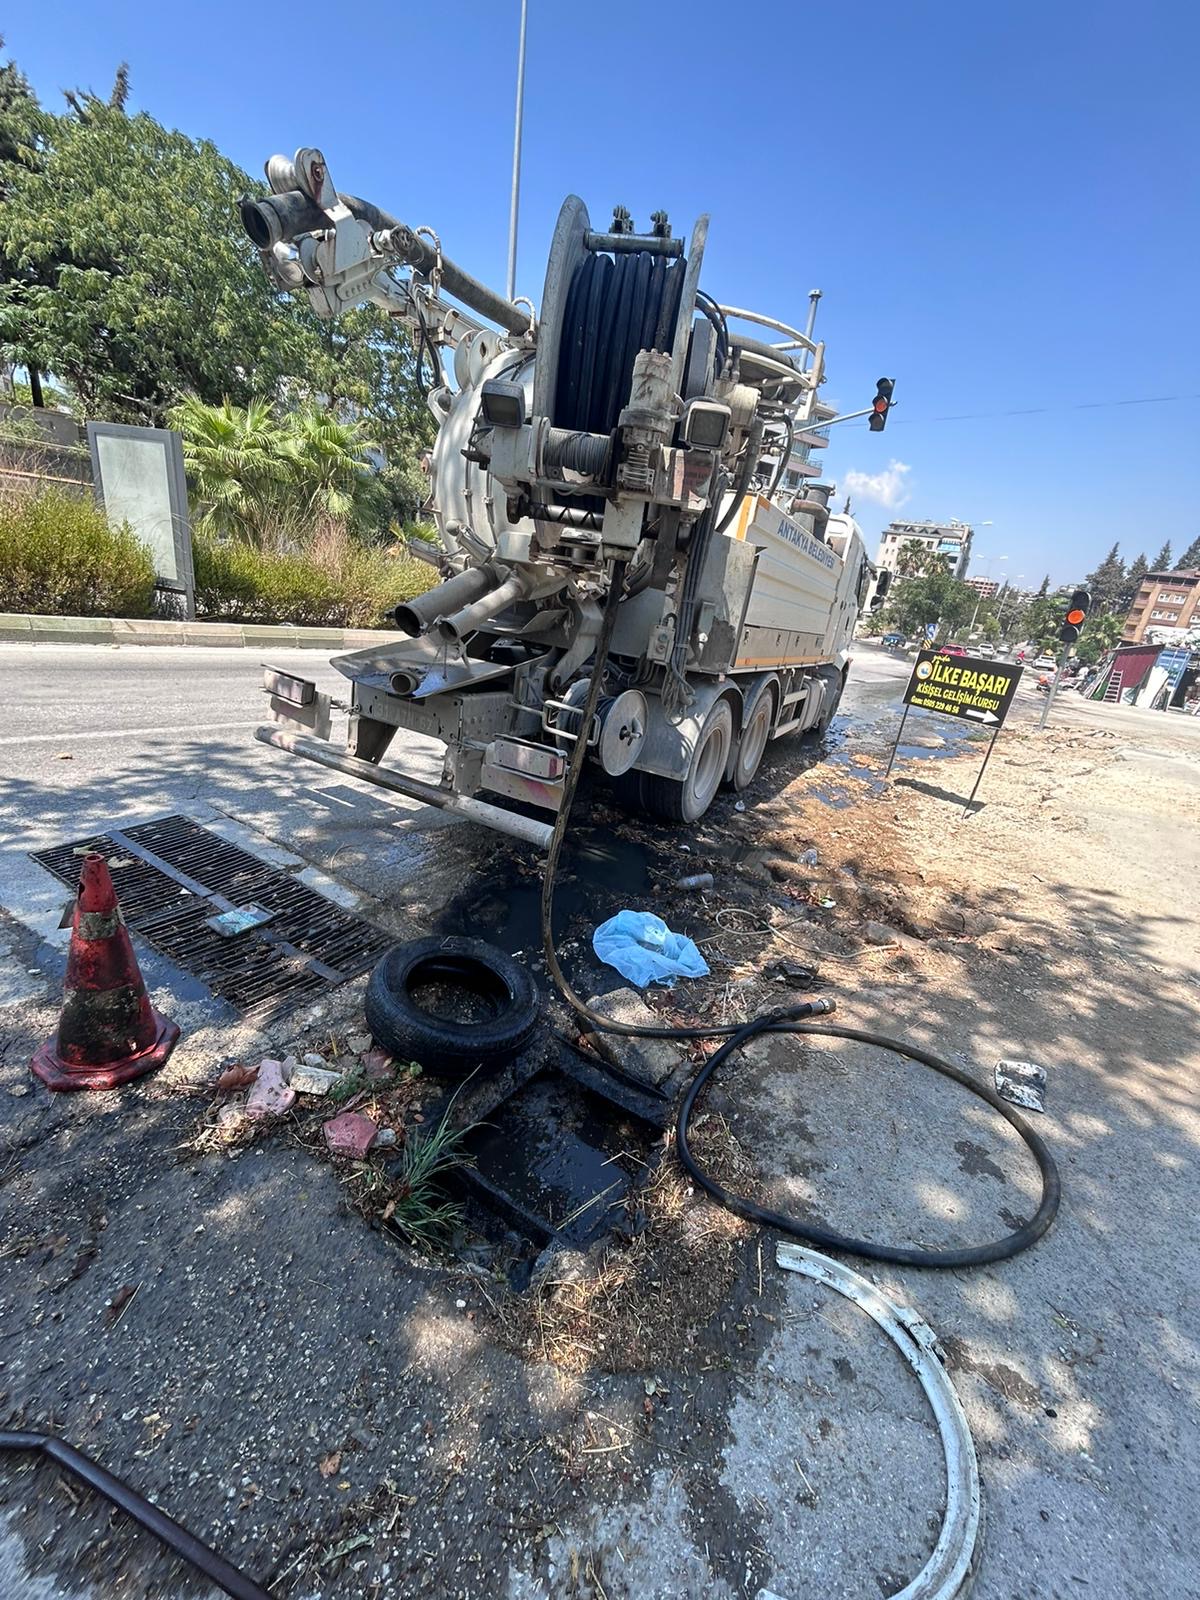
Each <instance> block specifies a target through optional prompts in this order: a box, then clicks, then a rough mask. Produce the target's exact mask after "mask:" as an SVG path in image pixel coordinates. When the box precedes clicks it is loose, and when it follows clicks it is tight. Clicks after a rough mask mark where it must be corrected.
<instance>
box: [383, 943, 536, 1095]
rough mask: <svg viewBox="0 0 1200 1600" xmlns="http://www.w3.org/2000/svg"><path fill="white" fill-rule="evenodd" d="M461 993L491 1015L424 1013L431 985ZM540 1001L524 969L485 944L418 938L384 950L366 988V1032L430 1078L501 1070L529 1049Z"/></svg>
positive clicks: (508, 956) (426, 1011)
mask: <svg viewBox="0 0 1200 1600" xmlns="http://www.w3.org/2000/svg"><path fill="white" fill-rule="evenodd" d="M432 985H437V986H439V987H443V986H444V987H445V988H446V989H448V990H451V991H452V990H454V989H460V990H462V991H463V992H464V998H465V999H468V1000H470V1001H472V1002H473V1003H474V1004H475V1005H476V1006H480V1005H481V1006H482V1008H483V1009H484V1010H486V1011H488V1012H490V1015H486V1016H484V1017H482V1018H478V1019H472V1020H469V1021H464V1020H458V1019H456V1018H453V1017H445V1016H439V1015H438V1014H437V1013H435V1012H433V1011H429V1010H426V1009H425V1007H424V1006H422V1005H421V1004H420V1003H419V1000H418V998H417V996H418V995H419V994H420V992H421V991H422V990H423V989H425V988H427V987H428V986H432ZM540 1004H541V1002H540V998H539V995H538V991H537V986H536V985H535V984H534V981H533V979H532V978H531V977H530V976H529V973H528V972H527V971H526V970H525V968H524V967H523V966H521V964H520V963H519V962H517V961H514V960H513V958H512V957H511V956H510V955H506V954H505V952H504V951H503V950H498V949H497V948H496V946H495V945H491V944H487V943H485V942H484V940H482V939H450V938H442V939H418V940H416V941H415V942H414V943H412V944H400V945H397V946H396V947H395V948H394V949H392V950H389V951H388V953H387V955H385V956H384V958H383V960H382V961H381V962H380V963H379V965H378V966H377V967H376V968H375V970H374V972H373V973H372V974H371V977H370V981H369V982H368V984H367V998H366V1016H367V1026H368V1027H369V1028H370V1030H371V1034H372V1036H373V1038H374V1039H375V1042H376V1044H379V1045H382V1046H383V1048H384V1049H385V1050H389V1051H390V1052H391V1053H392V1055H394V1056H397V1057H400V1058H401V1059H403V1060H406V1061H417V1062H419V1063H420V1064H421V1066H422V1067H424V1068H426V1069H427V1070H428V1071H430V1072H437V1073H440V1074H442V1075H443V1076H459V1077H461V1076H465V1075H466V1074H467V1073H469V1072H473V1071H474V1070H475V1069H476V1068H477V1067H480V1066H482V1067H484V1068H490V1067H498V1066H501V1065H503V1063H504V1062H506V1061H510V1060H511V1059H512V1058H513V1056H515V1055H516V1054H518V1052H519V1051H520V1050H521V1048H522V1047H523V1046H524V1045H525V1044H526V1043H527V1041H528V1039H529V1036H530V1035H531V1034H532V1032H533V1030H534V1027H535V1026H536V1024H537V1019H538V1011H539V1008H540Z"/></svg>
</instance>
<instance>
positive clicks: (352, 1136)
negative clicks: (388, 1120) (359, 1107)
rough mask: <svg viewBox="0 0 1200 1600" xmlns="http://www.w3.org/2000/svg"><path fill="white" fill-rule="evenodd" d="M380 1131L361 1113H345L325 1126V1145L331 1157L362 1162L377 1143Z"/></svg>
mask: <svg viewBox="0 0 1200 1600" xmlns="http://www.w3.org/2000/svg"><path fill="white" fill-rule="evenodd" d="M378 1132H379V1129H378V1128H377V1127H376V1126H375V1124H374V1123H373V1122H372V1121H371V1119H370V1117H364V1116H363V1114H362V1112H361V1111H343V1112H342V1114H341V1116H338V1117H333V1118H331V1119H330V1121H328V1122H327V1123H326V1124H325V1143H326V1144H327V1145H328V1146H329V1153H330V1155H334V1156H347V1157H349V1159H350V1160H351V1161H361V1160H362V1158H363V1157H364V1156H365V1155H366V1153H367V1151H368V1150H369V1149H370V1148H371V1146H372V1145H373V1144H374V1143H375V1135H376V1134H377V1133H378Z"/></svg>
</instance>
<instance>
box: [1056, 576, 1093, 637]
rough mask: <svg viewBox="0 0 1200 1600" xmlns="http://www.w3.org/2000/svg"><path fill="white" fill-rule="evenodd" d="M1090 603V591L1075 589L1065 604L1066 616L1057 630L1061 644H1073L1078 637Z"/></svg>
mask: <svg viewBox="0 0 1200 1600" xmlns="http://www.w3.org/2000/svg"><path fill="white" fill-rule="evenodd" d="M1091 603H1092V594H1091V590H1090V589H1076V590H1075V591H1074V593H1073V594H1072V595H1071V598H1070V600H1069V601H1068V603H1067V610H1066V615H1065V616H1064V617H1063V620H1062V627H1061V628H1060V629H1059V630H1058V637H1059V640H1060V642H1061V643H1063V644H1074V643H1075V641H1076V639H1078V637H1079V630H1080V628H1081V627H1082V626H1083V623H1084V618H1085V617H1086V616H1087V614H1088V608H1089V607H1090V606H1091Z"/></svg>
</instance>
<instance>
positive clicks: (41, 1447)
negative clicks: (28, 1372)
mask: <svg viewBox="0 0 1200 1600" xmlns="http://www.w3.org/2000/svg"><path fill="white" fill-rule="evenodd" d="M9 1450H13V1451H26V1452H29V1453H30V1454H34V1455H39V1456H41V1457H42V1459H43V1460H45V1461H50V1462H53V1463H54V1465H55V1466H56V1467H59V1468H60V1469H61V1470H62V1471H63V1472H68V1473H70V1475H71V1476H72V1477H73V1478H76V1479H78V1481H79V1482H80V1483H83V1484H86V1485H87V1487H88V1488H89V1489H94V1490H95V1492H96V1493H97V1494H99V1495H103V1497H104V1498H105V1499H106V1500H107V1501H109V1502H110V1503H111V1504H112V1505H114V1506H116V1507H117V1508H118V1509H119V1510H121V1511H123V1512H124V1513H125V1515H126V1516H128V1517H132V1518H133V1520H134V1521H135V1522H136V1523H138V1524H139V1525H140V1526H141V1527H143V1528H145V1529H146V1531H147V1533H152V1534H153V1535H154V1537H155V1538H156V1539H159V1540H161V1541H162V1543H163V1544H165V1545H166V1547H167V1549H168V1550H170V1551H172V1552H173V1553H174V1554H175V1555H177V1556H178V1557H179V1558H180V1559H181V1560H182V1561H186V1562H187V1564H188V1566H189V1567H191V1568H192V1569H193V1571H195V1572H200V1573H203V1575H204V1576H205V1577H206V1578H207V1579H208V1580H209V1581H210V1582H211V1583H215V1584H216V1586H217V1588H218V1589H223V1590H224V1591H225V1593H226V1594H227V1595H231V1596H232V1597H233V1600H271V1596H270V1595H269V1594H268V1593H267V1591H266V1590H265V1589H264V1588H263V1587H262V1586H261V1585H260V1584H257V1583H255V1581H254V1579H253V1578H248V1577H247V1576H246V1574H245V1573H244V1572H239V1570H238V1569H237V1567H235V1566H233V1565H232V1564H231V1563H230V1562H228V1561H226V1559H225V1557H224V1556H221V1555H218V1554H217V1552H216V1551H215V1550H213V1549H211V1548H210V1547H209V1546H208V1545H206V1544H205V1543H204V1542H203V1540H201V1539H197V1538H196V1536H195V1534H194V1533H189V1532H188V1530H187V1529H186V1528H185V1527H183V1526H182V1525H181V1524H180V1523H178V1522H176V1521H175V1519H174V1517H169V1516H168V1515H167V1514H166V1512H165V1511H160V1510H159V1508H158V1507H157V1506H156V1505H152V1504H151V1503H150V1501H149V1500H147V1499H146V1497H145V1496H144V1495H140V1494H139V1493H138V1492H137V1490H136V1489H131V1488H130V1487H129V1485H128V1484H127V1483H125V1482H123V1481H122V1480H121V1479H120V1478H116V1477H114V1476H113V1474H112V1473H111V1472H108V1471H106V1470H105V1468H104V1467H102V1466H101V1465H100V1464H99V1462H97V1461H93V1460H92V1458H91V1456H85V1455H84V1453H83V1451H82V1450H76V1448H75V1446H74V1445H72V1444H68V1443H67V1441H66V1440H65V1439H60V1438H58V1437H57V1436H56V1435H55V1434H51V1433H31V1432H26V1431H24V1430H8V1429H6V1430H4V1431H2V1432H0V1451H9Z"/></svg>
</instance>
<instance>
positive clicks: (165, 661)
mask: <svg viewBox="0 0 1200 1600" xmlns="http://www.w3.org/2000/svg"><path fill="white" fill-rule="evenodd" d="M271 663H272V664H273V665H278V666H281V667H284V668H286V669H289V670H291V671H295V672H297V673H300V674H302V675H304V676H307V677H310V678H315V679H316V680H317V682H318V685H319V687H320V688H322V689H324V690H328V691H331V692H333V693H335V694H344V693H345V691H346V688H347V684H346V680H345V679H344V678H342V677H341V675H340V674H339V673H338V672H337V671H336V670H335V669H334V668H332V667H331V666H329V664H328V661H327V659H326V658H325V657H324V656H323V655H322V654H321V653H320V652H318V651H315V650H296V651H290V652H289V651H285V652H276V653H274V654H273V655H272V657H271ZM261 665H262V663H261V661H260V659H259V657H258V656H257V655H256V653H255V652H253V651H249V650H215V649H211V648H196V649H179V648H168V647H156V646H141V647H130V648H127V649H113V648H111V647H109V646H102V647H94V646H90V645H63V646H57V645H0V676H2V678H3V682H4V686H5V720H4V723H3V732H2V733H0V883H4V884H5V885H6V888H5V891H4V898H5V901H6V903H8V904H9V905H10V906H13V907H14V909H16V911H17V914H18V915H21V907H22V906H24V905H26V904H27V902H28V898H29V896H30V895H31V894H32V893H34V892H35V890H36V887H37V885H38V882H39V880H40V879H41V877H42V876H43V875H42V874H40V873H38V872H37V871H36V869H30V868H29V866H28V863H27V860H26V858H27V855H28V852H30V851H32V850H38V849H42V848H44V847H46V846H48V845H51V844H57V843H61V842H63V841H65V840H68V839H72V838H82V837H85V836H86V835H88V834H89V833H93V832H99V831H102V830H103V829H104V828H105V827H108V826H118V827H119V826H121V825H122V824H123V823H131V822H133V821H135V820H136V821H145V820H149V819H150V818H152V817H155V816H163V815H166V814H167V813H169V812H171V811H176V810H185V811H187V812H188V813H189V814H191V815H194V816H196V817H197V818H198V819H200V820H204V817H205V815H206V814H207V813H209V812H211V813H212V814H214V815H218V816H226V817H229V818H232V819H234V821H236V822H238V823H241V824H243V825H245V826H247V827H250V828H252V829H254V830H255V831H256V832H258V833H259V834H261V835H263V836H265V837H266V838H267V839H269V840H271V841H273V842H274V843H276V844H278V845H281V846H283V847H284V848H286V849H295V850H298V851H299V853H300V854H301V855H303V856H304V857H305V859H306V860H308V861H309V862H311V863H312V864H313V865H314V866H316V867H319V868H325V869H329V868H331V867H334V866H336V872H337V876H338V877H339V879H341V880H342V881H343V882H346V883H348V884H350V886H351V887H353V888H355V889H357V890H360V891H361V892H363V893H366V894H370V895H372V896H374V897H375V898H377V899H380V900H382V901H384V902H388V901H390V902H392V903H401V904H402V903H403V902H404V900H405V897H406V895H407V894H408V893H409V892H410V891H411V888H412V885H413V883H414V881H415V880H416V879H418V878H419V879H420V881H421V884H422V888H423V890H429V889H430V888H431V887H432V885H431V883H430V880H429V874H430V873H432V874H434V875H435V876H436V875H438V874H443V875H444V876H445V879H446V882H447V886H448V887H449V886H453V884H454V883H455V882H456V881H457V880H458V879H459V878H460V877H461V875H462V871H463V870H464V867H465V865H466V864H467V863H468V862H470V861H472V860H474V859H476V858H477V855H478V853H479V852H481V851H482V850H484V849H486V839H484V838H481V833H480V830H479V829H477V828H474V827H471V826H469V825H465V824H461V823H458V822H457V821H455V820H452V819H450V818H448V817H447V816H446V815H445V814H444V813H442V812H440V811H437V810H435V809H434V808H432V807H430V806H423V805H419V804H417V803H415V802H412V801H408V800H405V799H402V798H400V797H393V796H390V795H384V794H383V793H382V792H381V791H378V790H374V789H370V788H367V787H366V786H364V785H362V784H360V783H357V782H355V781H354V780H353V779H349V778H342V777H341V776H339V774H337V773H333V772H329V771H326V770H325V769H323V768H320V767H315V766H312V765H311V764H309V763H307V762H304V761H302V760H300V759H298V758H295V757H288V756H285V755H283V754H281V753H279V752H277V751H274V750H270V749H268V748H266V747H265V746H263V745H260V744H258V743H257V742H256V741H255V739H254V729H255V728H256V727H257V726H258V725H259V723H260V722H262V721H265V720H266V702H265V697H264V696H263V693H262V690H261V670H260V669H261ZM906 672H907V669H906V667H905V665H904V664H903V663H902V662H900V661H897V660H896V659H894V658H892V657H890V656H887V655H884V654H883V653H881V652H877V651H864V652H863V654H862V656H861V657H860V658H859V659H858V660H857V661H856V663H855V668H854V670H853V672H852V674H851V678H850V683H849V687H848V689H847V692H846V697H845V700H844V702H843V713H844V714H846V715H850V716H859V717H865V718H868V719H883V718H888V717H891V716H893V714H894V706H895V702H896V697H897V687H898V684H899V682H900V681H901V680H902V679H903V678H904V677H905V676H906ZM335 730H336V724H335ZM809 759H811V755H810V753H809V752H808V751H807V750H806V749H804V750H802V747H801V745H800V742H799V741H797V740H795V739H789V740H785V741H782V742H781V743H780V744H779V745H778V746H776V747H773V750H772V760H773V762H777V763H778V764H779V765H780V766H782V767H783V768H784V769H786V768H788V766H789V764H790V763H791V762H792V761H801V760H804V761H807V760H809ZM387 760H388V763H389V764H390V765H394V766H399V767H403V768H404V769H405V770H407V771H409V772H411V773H412V774H413V775H415V776H416V777H419V778H421V779H423V780H424V781H426V782H430V783H436V782H437V781H438V778H439V776H440V772H441V747H440V745H438V744H436V743H435V742H434V741H432V740H428V739H423V738H421V737H419V736H417V735H413V734H406V733H403V732H401V733H400V734H398V735H397V737H396V739H395V740H394V742H393V744H392V747H391V749H390V751H389V753H388V757H387ZM447 834H448V835H450V836H452V840H453V842H452V843H451V842H450V838H449V837H447ZM434 840H440V843H439V844H438V845H436V846H435V844H434ZM51 911H53V912H54V914H55V916H56V915H57V906H51V905H50V904H49V903H47V904H45V905H43V906H42V907H41V908H40V912H39V913H38V915H39V916H40V919H41V920H40V923H39V926H40V929H41V931H48V926H49V925H48V923H47V921H46V918H47V917H48V915H49V913H50V912H51ZM27 920H28V919H27Z"/></svg>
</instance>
